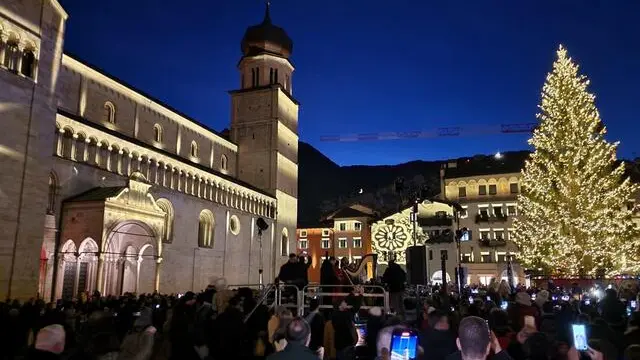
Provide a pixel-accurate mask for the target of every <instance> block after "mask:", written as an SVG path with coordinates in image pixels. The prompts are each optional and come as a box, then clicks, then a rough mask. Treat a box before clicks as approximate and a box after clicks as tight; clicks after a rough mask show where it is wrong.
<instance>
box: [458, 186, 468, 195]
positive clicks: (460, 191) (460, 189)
mask: <svg viewBox="0 0 640 360" xmlns="http://www.w3.org/2000/svg"><path fill="white" fill-rule="evenodd" d="M458 197H467V188H466V187H465V186H460V187H458Z"/></svg>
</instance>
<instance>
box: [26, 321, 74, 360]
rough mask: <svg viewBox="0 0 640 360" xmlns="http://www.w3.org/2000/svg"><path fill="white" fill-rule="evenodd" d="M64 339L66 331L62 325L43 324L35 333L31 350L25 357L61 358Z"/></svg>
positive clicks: (35, 358) (37, 358)
mask: <svg viewBox="0 0 640 360" xmlns="http://www.w3.org/2000/svg"><path fill="white" fill-rule="evenodd" d="M65 341H66V333H65V331H64V327H62V325H58V324H55V325H49V326H45V327H43V328H42V329H40V331H38V334H37V335H36V340H35V343H34V347H33V350H32V351H31V352H30V353H29V356H28V357H27V358H28V359H29V360H54V359H61V354H62V352H63V351H64V345H65Z"/></svg>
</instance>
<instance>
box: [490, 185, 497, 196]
mask: <svg viewBox="0 0 640 360" xmlns="http://www.w3.org/2000/svg"><path fill="white" fill-rule="evenodd" d="M497 193H498V187H497V186H496V185H489V195H495V194H497Z"/></svg>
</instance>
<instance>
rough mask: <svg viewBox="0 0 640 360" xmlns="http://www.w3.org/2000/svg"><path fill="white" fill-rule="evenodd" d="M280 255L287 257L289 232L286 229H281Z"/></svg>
mask: <svg viewBox="0 0 640 360" xmlns="http://www.w3.org/2000/svg"><path fill="white" fill-rule="evenodd" d="M280 255H282V256H287V255H289V231H288V230H287V228H284V229H282V237H281V238H280Z"/></svg>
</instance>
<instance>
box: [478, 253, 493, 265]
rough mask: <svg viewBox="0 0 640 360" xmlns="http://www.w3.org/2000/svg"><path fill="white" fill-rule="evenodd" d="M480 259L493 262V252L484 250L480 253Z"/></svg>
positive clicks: (484, 261)
mask: <svg viewBox="0 0 640 360" xmlns="http://www.w3.org/2000/svg"><path fill="white" fill-rule="evenodd" d="M480 260H481V261H482V262H483V263H490V262H491V253H490V252H482V253H480Z"/></svg>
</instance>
